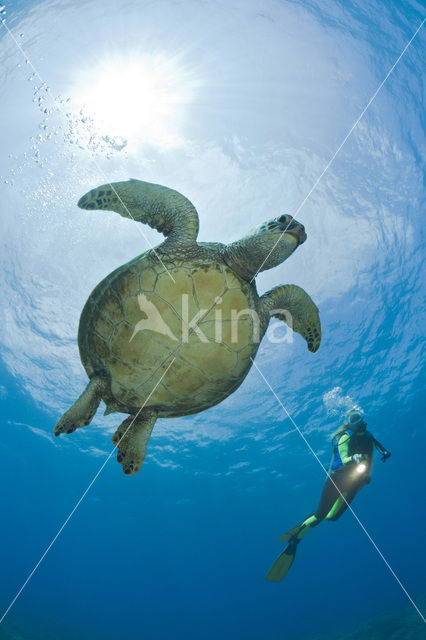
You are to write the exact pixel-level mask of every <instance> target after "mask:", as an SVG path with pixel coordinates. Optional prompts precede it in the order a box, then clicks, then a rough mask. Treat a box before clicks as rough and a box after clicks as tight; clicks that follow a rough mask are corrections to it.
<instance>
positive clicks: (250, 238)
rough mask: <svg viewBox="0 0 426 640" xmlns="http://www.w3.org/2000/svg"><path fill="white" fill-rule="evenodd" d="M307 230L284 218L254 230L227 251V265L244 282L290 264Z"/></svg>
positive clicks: (287, 217) (301, 225) (290, 218)
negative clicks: (289, 258) (287, 261)
mask: <svg viewBox="0 0 426 640" xmlns="http://www.w3.org/2000/svg"><path fill="white" fill-rule="evenodd" d="M306 237H307V236H306V232H305V227H304V226H303V224H301V223H300V222H297V220H295V219H294V218H293V217H292V216H291V215H289V214H284V215H282V216H280V217H279V218H274V219H273V220H270V221H269V222H264V223H263V224H261V225H260V226H258V227H256V228H254V229H252V230H251V231H249V233H248V234H247V235H246V236H244V238H242V239H241V240H238V241H237V242H233V243H232V244H230V245H228V246H227V248H226V256H225V259H226V262H227V263H228V264H229V266H231V267H232V268H233V269H235V271H237V272H238V273H239V274H240V275H241V276H242V277H243V278H244V279H245V280H251V279H252V278H253V277H255V276H256V275H257V274H258V273H259V272H260V271H265V270H266V269H272V268H273V267H276V266H277V265H279V264H281V263H282V262H284V260H287V258H288V257H289V256H291V254H292V253H293V251H295V250H296V249H297V247H298V246H299V245H300V244H303V242H305V240H306Z"/></svg>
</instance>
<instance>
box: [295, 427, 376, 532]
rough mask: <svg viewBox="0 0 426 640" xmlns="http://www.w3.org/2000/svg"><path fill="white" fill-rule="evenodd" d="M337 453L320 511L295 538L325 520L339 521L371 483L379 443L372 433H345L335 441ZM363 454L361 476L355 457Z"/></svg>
mask: <svg viewBox="0 0 426 640" xmlns="http://www.w3.org/2000/svg"><path fill="white" fill-rule="evenodd" d="M333 445H334V451H333V458H332V461H331V464H330V469H329V472H328V473H329V475H328V477H327V480H326V482H325V485H324V488H323V490H322V494H321V499H320V502H319V505H318V508H317V510H316V511H315V512H314V513H313V514H312V515H310V516H309V517H308V518H306V520H304V521H303V522H302V523H301V524H300V525H299V527H298V528H297V531H295V533H294V535H295V536H296V539H297V540H301V539H302V538H303V537H304V536H305V535H306V534H307V533H308V531H310V530H311V529H312V528H313V527H316V526H317V525H318V524H319V523H320V522H322V521H323V520H338V519H339V518H340V516H341V515H342V513H344V511H346V509H347V508H348V505H349V504H350V503H351V502H352V500H353V499H354V497H355V496H356V494H357V493H358V491H359V490H360V489H362V487H363V486H364V485H366V484H368V483H369V482H370V473H371V469H372V466H373V455H374V446H375V440H374V438H373V436H372V435H371V433H369V432H368V431H365V430H364V431H357V432H354V431H352V430H351V429H350V428H349V427H348V428H347V429H345V430H344V431H343V430H342V431H341V432H340V433H339V434H338V435H337V436H336V437H335V438H334V441H333ZM355 454H361V455H362V457H363V459H362V462H363V463H364V464H365V471H363V472H362V473H358V471H357V464H356V462H355V461H354V458H353V456H354V455H355Z"/></svg>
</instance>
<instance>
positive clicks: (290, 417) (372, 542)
mask: <svg viewBox="0 0 426 640" xmlns="http://www.w3.org/2000/svg"><path fill="white" fill-rule="evenodd" d="M251 361H252V364H253V365H254V366H255V367H256V369H257V371H258V372H259V374H260V376H261V377H262V378H263V380H264V382H265V384H266V386H267V387H268V388H269V390H270V391H271V393H272V394H273V396H274V397H275V399H276V400H277V402H278V404H279V405H280V407H281V409H282V410H283V411H284V412H285V413H286V414H287V417H288V418H289V419H290V421H291V422H292V424H293V425H294V427H295V429H296V430H297V431H298V433H299V435H300V436H301V437H302V438H303V440H304V442H305V444H306V446H307V447H308V449H309V450H310V452H311V453H312V455H313V456H314V457H315V459H316V460H317V462H318V464H319V465H320V466H321V468H322V470H323V471H324V473H325V474H326V476H327V477H328V478H330V480H331V482H332V483H333V484H334V486H335V488H336V489H337V491H338V492H339V493H340V495H341V497H342V498H343V500H344V501H345V503H346V505H347V506H348V509H349V510H350V511H351V512H352V515H353V516H354V518H355V519H356V521H357V522H358V524H359V526H360V527H361V529H362V530H363V531H364V533H365V535H366V536H367V538H368V539H369V540H370V542H371V544H372V545H373V547H374V548H375V549H376V551H377V553H378V554H379V556H380V557H381V559H382V560H383V562H384V563H385V565H386V566H387V568H388V569H389V571H390V572H391V574H392V575H393V577H394V578H395V580H396V581H397V583H398V584H399V586H400V587H401V589H402V590H403V592H404V593H405V595H406V596H407V598H408V599H409V601H410V602H411V604H412V605H413V607H414V609H415V610H416V611H417V613H418V614H419V616H420V618H421V619H422V620H423V622H424V623H425V624H426V619H425V617H424V615H423V614H422V612H421V611H420V609H419V608H418V606H417V605H416V603H415V602H414V600H413V598H412V597H411V596H410V594H409V593H408V591H407V589H406V588H405V587H404V585H403V584H402V582H401V580H400V579H399V578H398V576H397V575H396V573H395V571H394V570H393V569H392V567H391V566H390V564H389V562H388V561H387V560H386V558H385V556H384V555H383V553H382V552H381V551H380V549H379V547H378V546H377V544H376V543H375V542H374V540H373V538H372V537H371V535H370V534H369V533H368V531H367V529H366V528H365V526H364V524H363V523H362V522H361V520H360V519H359V517H358V515H357V514H356V513H355V511H354V510H353V507H352V506H351V505H350V504H349V502H348V501H347V500H346V498H345V496H344V495H343V493H342V492H341V491H340V489H339V487H338V486H337V485H336V483H335V482H334V480H333V478H332V477H331V475H330V474H329V473H328V471H327V469H326V468H325V467H324V465H323V463H322V462H321V460H320V459H319V457H318V456H317V454H316V453H315V451H314V450H313V448H312V446H311V445H310V443H309V442H308V440H307V439H306V436H305V435H304V433H302V431H301V430H300V428H299V427H298V426H297V424H296V423H295V421H294V420H293V418H292V416H291V415H290V414H289V412H288V411H287V409H286V408H285V406H284V405H283V403H282V402H281V400H280V398H279V397H278V395H277V394H276V393H275V391H274V389H273V388H272V387H271V385H270V383H269V381H268V380H267V379H266V378H265V376H264V375H263V373H262V371H261V370H260V369H259V367H258V366H257V364H256V363H255V361H254V360H253V358H251Z"/></svg>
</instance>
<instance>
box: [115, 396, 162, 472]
mask: <svg viewBox="0 0 426 640" xmlns="http://www.w3.org/2000/svg"><path fill="white" fill-rule="evenodd" d="M156 420H157V412H156V411H154V410H153V409H149V408H148V407H147V408H144V409H141V410H140V411H139V412H138V413H137V414H136V415H132V416H129V417H128V418H126V419H125V420H124V422H122V423H121V425H120V426H119V427H118V429H117V431H116V432H115V433H114V435H113V436H112V441H113V443H114V445H115V446H116V447H117V449H118V453H117V461H118V462H119V463H120V464H121V465H122V467H123V472H124V473H125V474H126V475H134V474H135V473H137V472H138V471H139V469H140V468H141V466H142V463H143V461H144V460H145V454H146V447H147V444H148V440H149V437H150V435H151V432H152V430H153V428H154V424H155V422H156Z"/></svg>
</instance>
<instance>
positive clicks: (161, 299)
mask: <svg viewBox="0 0 426 640" xmlns="http://www.w3.org/2000/svg"><path fill="white" fill-rule="evenodd" d="M165 267H167V269H165ZM258 300H259V298H258V295H257V292H256V289H255V287H254V286H253V285H251V284H249V283H247V282H246V281H244V280H242V279H241V278H240V277H239V276H238V275H237V274H236V273H235V272H233V271H232V270H231V269H230V268H229V267H228V266H227V265H226V264H225V263H220V262H219V261H218V262H214V261H213V262H212V261H211V260H194V261H188V262H184V261H182V262H179V263H173V264H166V265H164V264H161V263H160V261H159V260H158V259H157V258H156V257H155V256H153V255H152V253H151V252H148V253H147V254H142V256H140V257H138V258H136V259H135V260H133V261H131V262H129V263H127V264H126V265H123V266H122V267H120V268H119V269H117V270H116V271H114V272H113V273H112V274H110V275H109V276H107V278H105V279H104V280H103V281H102V282H101V283H100V284H99V285H98V286H97V287H96V288H95V289H94V291H93V292H92V294H91V295H90V297H89V299H88V301H87V303H86V305H85V307H84V309H83V312H82V314H81V319H80V327H79V337H78V338H79V348H80V356H81V360H82V362H83V365H84V367H85V369H86V372H87V374H88V375H89V377H91V376H92V375H93V374H94V373H96V372H100V371H106V372H108V374H109V375H110V378H111V396H109V397H105V398H103V400H104V402H105V403H106V404H107V407H108V410H109V411H121V412H124V413H134V412H135V411H137V410H138V409H140V407H142V406H150V407H155V408H157V410H158V414H159V416H162V417H176V416H182V415H188V414H191V413H197V412H199V411H203V410H204V409H207V408H208V407H211V406H213V405H215V404H217V403H218V402H221V401H222V400H223V399H224V398H226V397H227V396H228V395H230V394H231V393H232V392H233V391H235V389H236V388H237V387H238V386H239V385H240V384H241V382H242V381H243V380H244V378H245V376H246V375H247V373H248V371H249V369H250V366H251V358H252V357H254V355H255V353H256V351H257V348H258V346H259V340H260V338H261V337H262V334H263V331H262V330H261V331H260V336H259V335H257V334H258V332H259V329H258V326H257V319H256V313H255V311H256V309H257V306H258ZM162 376H164V377H163V378H162Z"/></svg>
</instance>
